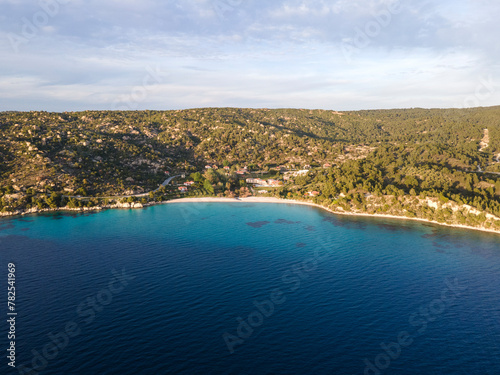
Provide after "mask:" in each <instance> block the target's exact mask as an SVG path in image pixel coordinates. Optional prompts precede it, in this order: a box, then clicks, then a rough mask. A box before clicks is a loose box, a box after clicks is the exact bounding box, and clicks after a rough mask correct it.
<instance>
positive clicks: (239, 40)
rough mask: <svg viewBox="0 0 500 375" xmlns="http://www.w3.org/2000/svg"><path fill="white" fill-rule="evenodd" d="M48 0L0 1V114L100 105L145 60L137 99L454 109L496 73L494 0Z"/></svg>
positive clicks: (134, 77)
mask: <svg viewBox="0 0 500 375" xmlns="http://www.w3.org/2000/svg"><path fill="white" fill-rule="evenodd" d="M47 1H48V2H47V3H45V4H51V7H49V8H47V6H45V7H41V6H40V3H37V2H32V1H28V0H18V1H13V0H10V1H5V0H3V1H0V54H1V56H2V59H1V60H0V71H1V72H2V77H1V80H0V82H2V83H3V84H2V85H0V97H2V98H3V100H2V104H0V110H9V109H20V108H22V109H30V108H35V107H36V108H40V107H43V106H47V107H50V108H51V109H52V110H65V109H67V108H68V107H70V108H71V109H86V108H106V106H108V107H109V106H112V105H113V103H114V102H116V98H121V97H126V96H127V95H128V96H130V93H131V90H133V89H134V87H137V86H140V85H141V82H142V80H143V79H144V76H145V75H147V69H148V67H153V68H154V67H160V68H161V70H162V72H163V80H162V82H160V83H158V82H157V83H155V85H151V86H150V87H149V88H148V90H147V94H148V95H147V97H146V98H144V100H141V101H140V102H136V103H135V104H134V105H136V106H137V107H138V109H139V108H153V107H155V108H163V109H168V108H186V107H197V106H200V105H205V104H207V105H211V106H226V105H233V106H234V105H241V106H245V107H252V106H280V107H309V106H312V107H322V108H332V109H351V108H368V107H369V108H377V107H381V108H382V107H384V108H387V107H391V106H396V105H397V106H400V105H405V106H411V107H414V106H453V105H454V104H455V103H457V102H463V100H461V98H464V97H467V95H469V94H470V92H474V90H475V89H476V86H477V85H478V82H480V80H481V77H482V76H487V75H492V76H493V77H495V79H496V80H499V81H500V67H499V64H498V63H497V61H499V57H500V53H499V47H498V43H497V41H496V39H497V36H498V35H499V34H500V33H499V32H500V26H499V25H498V22H497V20H496V15H497V14H499V12H500V4H499V3H498V2H496V1H494V0H477V1H475V2H469V1H466V0H456V1H450V0H443V1H440V2H435V1H430V0H349V1H348V0H337V1H326V0H316V1H312V0H288V1H284V0H277V1H272V2H270V1H263V0H254V1H239V0H184V1H182V2H181V1H178V2H165V1H160V0H144V1H141V2H137V1H132V0H122V1H116V0H112V1H106V2H98V1H96V0H89V1H83V0H74V1H70V2H69V1H66V0H64V1H63V0H47ZM44 12H45V15H46V16H45V18H44V16H42V15H40V14H42V13H44ZM13 37H17V38H18V39H17V43H18V44H17V47H18V48H17V49H16V48H13V45H12V38H13ZM20 40H21V41H22V42H20ZM153 86H154V87H153ZM48 98H50V100H48ZM498 99H499V96H498V95H497V94H496V93H492V95H491V96H490V97H489V98H488V100H485V101H484V102H483V103H484V105H489V104H498ZM495 101H496V102H495ZM483 103H481V104H483ZM40 109H43V108H40Z"/></svg>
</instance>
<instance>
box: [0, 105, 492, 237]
mask: <svg viewBox="0 0 500 375" xmlns="http://www.w3.org/2000/svg"><path fill="white" fill-rule="evenodd" d="M0 131H1V135H2V137H1V139H0V211H2V212H18V211H19V210H25V209H38V210H39V209H48V208H58V207H68V208H82V207H93V206H99V205H106V204H111V203H121V204H125V203H127V204H145V203H147V202H152V201H153V202H156V201H162V200H166V199H171V198H175V197H178V196H182V195H183V194H184V193H182V192H181V191H180V190H179V189H178V187H177V186H175V184H174V185H173V186H172V185H170V186H166V187H161V188H160V189H159V190H156V189H157V188H158V186H159V185H160V184H161V183H162V182H163V181H164V180H165V179H166V178H167V177H168V175H167V174H166V172H168V173H169V175H170V176H174V175H179V174H184V178H178V179H177V180H176V184H180V183H183V182H186V181H193V182H194V183H193V184H192V185H190V186H189V188H188V192H187V195H188V196H205V195H212V196H247V195H250V194H251V193H252V190H253V192H254V193H255V189H253V188H252V186H251V184H247V183H246V181H245V180H246V178H248V177H259V178H275V179H280V180H282V181H283V184H282V186H280V187H279V188H273V189H270V191H269V194H271V195H276V196H280V197H282V198H295V199H304V197H305V196H307V195H308V193H309V192H311V191H317V192H318V193H319V195H318V196H316V197H314V198H313V199H314V201H316V202H317V203H320V204H322V205H325V206H327V207H330V208H331V209H334V210H341V211H342V210H343V211H354V212H367V213H387V214H395V215H400V216H401V215H402V216H407V217H416V218H424V219H430V220H436V221H439V222H446V223H461V224H468V225H473V226H486V227H491V228H499V227H500V226H499V221H498V220H496V219H495V217H500V178H499V177H500V160H499V159H500V107H490V108H475V109H462V110H458V109H404V110H379V111H356V112H344V113H339V112H335V111H323V110H304V109H278V110H270V109H235V108H204V109H193V110H183V111H134V112H132V111H131V112H120V111H86V112H65V113H47V112H3V113H0ZM207 165H208V166H211V167H212V168H206V166H207ZM224 167H226V168H224ZM244 167H247V169H246V170H245V171H246V174H242V173H239V172H240V171H241V169H243V168H244ZM298 169H307V170H309V172H308V173H307V174H304V175H298V176H293V174H292V175H290V176H291V178H288V179H286V180H284V175H283V174H282V172H283V171H294V170H298ZM495 173H497V174H495Z"/></svg>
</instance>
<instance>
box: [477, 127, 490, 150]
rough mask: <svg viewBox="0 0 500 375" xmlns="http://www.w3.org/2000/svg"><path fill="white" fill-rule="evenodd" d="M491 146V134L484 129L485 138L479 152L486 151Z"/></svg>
mask: <svg viewBox="0 0 500 375" xmlns="http://www.w3.org/2000/svg"><path fill="white" fill-rule="evenodd" d="M489 145H490V132H489V130H488V129H484V136H483V139H482V140H481V142H479V151H484V150H485V149H486V148H487V147H488V146H489Z"/></svg>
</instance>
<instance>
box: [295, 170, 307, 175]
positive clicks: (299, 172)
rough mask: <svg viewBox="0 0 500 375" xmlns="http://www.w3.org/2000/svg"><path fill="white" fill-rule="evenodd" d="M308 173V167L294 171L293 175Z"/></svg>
mask: <svg viewBox="0 0 500 375" xmlns="http://www.w3.org/2000/svg"><path fill="white" fill-rule="evenodd" d="M308 173H309V169H302V170H300V171H297V172H294V173H293V175H294V176H304V175H306V174H308Z"/></svg>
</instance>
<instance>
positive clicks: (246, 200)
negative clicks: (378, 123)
mask: <svg viewBox="0 0 500 375" xmlns="http://www.w3.org/2000/svg"><path fill="white" fill-rule="evenodd" d="M177 203H277V204H296V205H302V206H310V207H316V208H320V209H322V210H325V211H328V212H330V213H332V214H334V215H344V216H360V217H371V218H381V219H397V220H411V221H419V222H421V223H429V224H435V225H439V226H444V227H450V228H458V229H467V230H475V231H481V232H487V233H494V234H500V230H495V229H489V228H481V227H472V226H469V225H462V224H447V223H440V222H437V221H434V220H427V219H421V218H416V217H405V216H398V215H384V214H369V213H363V212H346V211H344V212H342V211H334V210H332V209H330V208H327V207H325V206H322V205H320V204H317V203H313V202H308V201H298V200H293V199H280V198H275V197H247V198H219V197H200V198H178V199H172V200H169V201H164V202H152V203H147V204H129V203H123V204H120V203H119V204H114V205H107V206H96V207H82V208H67V207H58V208H44V209H42V210H27V211H22V212H12V213H9V214H7V215H5V214H4V213H0V219H3V218H5V219H7V218H12V217H15V216H25V215H36V214H44V213H50V212H59V211H71V212H82V213H83V212H92V211H104V210H107V209H139V208H145V207H153V206H156V205H163V204H177Z"/></svg>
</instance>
